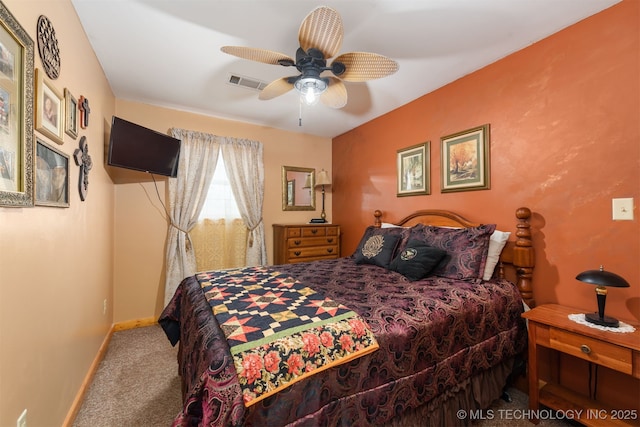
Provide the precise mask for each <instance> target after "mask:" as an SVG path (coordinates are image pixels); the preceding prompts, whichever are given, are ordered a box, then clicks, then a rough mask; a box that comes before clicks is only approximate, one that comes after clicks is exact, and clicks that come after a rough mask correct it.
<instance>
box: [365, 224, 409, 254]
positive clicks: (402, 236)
mask: <svg viewBox="0 0 640 427" xmlns="http://www.w3.org/2000/svg"><path fill="white" fill-rule="evenodd" d="M410 232H411V229H409V228H406V227H391V228H378V227H374V226H373V225H370V226H369V227H367V228H366V230H365V231H364V234H363V235H362V238H361V239H360V243H359V244H358V248H357V249H356V250H355V252H354V253H353V256H357V255H358V254H359V253H360V249H361V248H362V245H364V242H365V241H366V240H367V239H368V238H369V237H371V236H373V235H378V234H379V235H382V236H396V237H398V239H399V240H398V242H397V243H398V244H397V245H396V247H395V249H394V252H393V254H391V259H393V258H394V257H395V256H396V255H397V253H398V251H399V250H401V249H402V248H403V247H404V245H405V244H406V242H407V240H408V239H409V233H410ZM389 262H391V261H389Z"/></svg>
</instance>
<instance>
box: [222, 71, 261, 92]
mask: <svg viewBox="0 0 640 427" xmlns="http://www.w3.org/2000/svg"><path fill="white" fill-rule="evenodd" d="M227 83H228V84H230V85H232V86H241V87H246V88H247V89H253V90H256V91H261V90H262V89H264V88H265V87H266V86H267V84H268V83H267V82H263V81H261V80H257V79H252V78H251V77H245V76H239V75H237V74H229V78H228V79H227Z"/></svg>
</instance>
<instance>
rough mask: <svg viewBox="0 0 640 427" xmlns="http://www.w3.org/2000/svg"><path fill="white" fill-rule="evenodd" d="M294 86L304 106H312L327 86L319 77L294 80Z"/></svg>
mask: <svg viewBox="0 0 640 427" xmlns="http://www.w3.org/2000/svg"><path fill="white" fill-rule="evenodd" d="M294 86H295V88H296V90H297V91H298V92H299V93H300V98H301V99H302V100H303V101H304V103H305V104H307V105H314V104H316V103H317V102H318V99H320V95H322V93H323V92H324V91H325V90H327V86H328V85H327V81H326V80H324V79H321V78H319V77H302V78H299V79H298V80H296V82H295V84H294Z"/></svg>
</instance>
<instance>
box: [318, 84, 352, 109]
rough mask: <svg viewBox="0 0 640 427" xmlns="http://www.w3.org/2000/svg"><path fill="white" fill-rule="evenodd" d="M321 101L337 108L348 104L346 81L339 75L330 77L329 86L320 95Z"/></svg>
mask: <svg viewBox="0 0 640 427" xmlns="http://www.w3.org/2000/svg"><path fill="white" fill-rule="evenodd" d="M320 102H322V103H323V104H324V105H326V106H327V107H331V108H336V109H337V108H342V107H344V106H345V105H347V88H346V87H345V85H344V83H342V81H340V79H338V78H337V77H329V87H328V88H327V90H325V91H324V92H323V93H322V95H320Z"/></svg>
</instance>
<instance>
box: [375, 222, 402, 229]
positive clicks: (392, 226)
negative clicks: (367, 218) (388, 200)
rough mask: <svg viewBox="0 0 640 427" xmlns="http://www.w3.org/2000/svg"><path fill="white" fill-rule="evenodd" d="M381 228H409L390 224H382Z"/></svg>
mask: <svg viewBox="0 0 640 427" xmlns="http://www.w3.org/2000/svg"><path fill="white" fill-rule="evenodd" d="M380 228H407V227H403V226H401V225H395V224H392V223H390V222H383V223H380Z"/></svg>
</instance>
